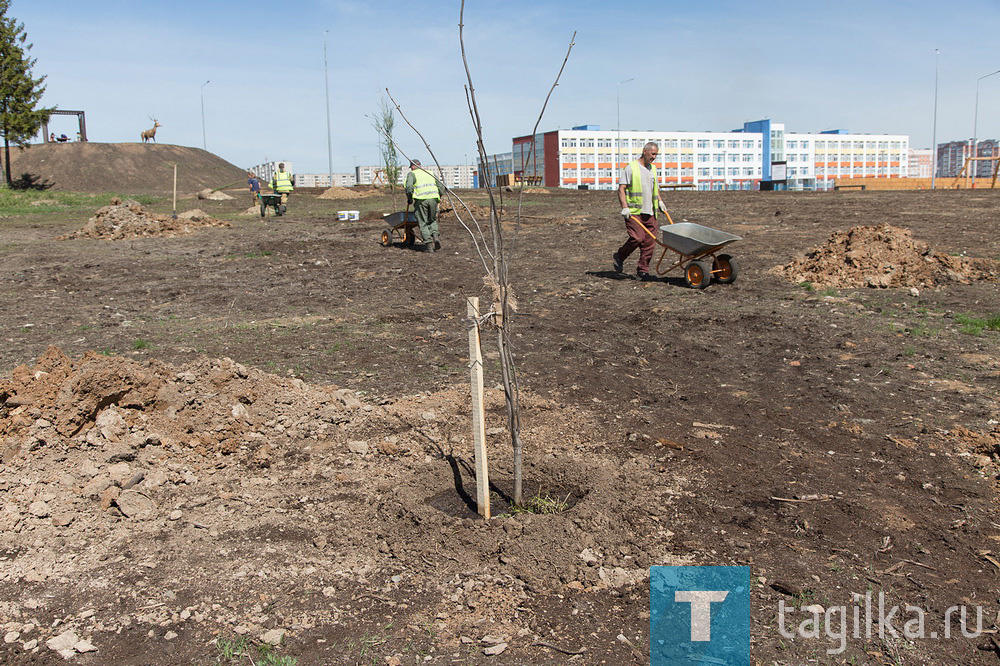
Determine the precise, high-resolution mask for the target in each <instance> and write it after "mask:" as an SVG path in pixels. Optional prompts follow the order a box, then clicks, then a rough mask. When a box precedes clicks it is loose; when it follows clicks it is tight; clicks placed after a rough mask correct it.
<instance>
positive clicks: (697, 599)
mask: <svg viewBox="0 0 1000 666" xmlns="http://www.w3.org/2000/svg"><path fill="white" fill-rule="evenodd" d="M752 589H753V573H752V572H751V570H750V567H650V570H649V661H650V666H679V665H681V664H692V666H693V665H694V664H718V665H720V666H753V660H752V659H751V658H750V632H751V629H752V624H751V617H750V609H751V604H750V592H751V590H752Z"/></svg>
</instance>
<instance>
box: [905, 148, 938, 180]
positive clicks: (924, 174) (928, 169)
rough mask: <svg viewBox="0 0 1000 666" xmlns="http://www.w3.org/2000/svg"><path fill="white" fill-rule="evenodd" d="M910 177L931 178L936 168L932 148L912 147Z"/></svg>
mask: <svg viewBox="0 0 1000 666" xmlns="http://www.w3.org/2000/svg"><path fill="white" fill-rule="evenodd" d="M909 157H910V159H909V162H910V165H909V177H910V178H930V177H931V175H932V173H933V170H934V151H933V150H931V149H930V148H910V155H909Z"/></svg>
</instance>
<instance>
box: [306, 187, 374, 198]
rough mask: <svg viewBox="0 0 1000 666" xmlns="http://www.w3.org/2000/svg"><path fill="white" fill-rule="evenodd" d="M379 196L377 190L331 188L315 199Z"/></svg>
mask: <svg viewBox="0 0 1000 666" xmlns="http://www.w3.org/2000/svg"><path fill="white" fill-rule="evenodd" d="M378 194H381V192H380V191H379V190H376V189H369V190H358V189H354V188H352V187H331V188H329V189H327V190H324V191H323V193H322V194H320V195H319V196H318V197H317V198H319V199H360V198H362V197H372V196H376V195H378Z"/></svg>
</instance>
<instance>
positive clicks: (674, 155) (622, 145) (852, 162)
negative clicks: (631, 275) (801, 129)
mask: <svg viewBox="0 0 1000 666" xmlns="http://www.w3.org/2000/svg"><path fill="white" fill-rule="evenodd" d="M650 141H652V142H655V143H657V144H659V148H660V152H659V155H658V156H657V159H656V167H657V170H658V172H659V176H660V182H661V183H662V184H664V185H676V186H682V187H694V188H697V189H700V190H722V189H738V190H739V189H742V190H749V189H757V188H761V189H772V188H782V189H784V188H786V187H787V188H788V189H809V190H812V189H830V188H832V187H833V183H834V180H835V179H836V178H905V177H907V174H908V167H909V162H908V151H909V137H908V136H907V135H903V134H891V135H881V134H880V135H872V134H849V133H847V132H845V131H844V130H834V131H829V132H819V133H813V134H809V133H790V132H786V131H785V127H784V125H783V124H780V123H774V122H772V121H770V120H761V121H756V122H750V123H745V124H744V126H743V129H741V130H734V131H731V132H664V131H641V132H640V131H634V130H628V131H617V130H603V131H602V130H600V129H599V128H596V127H595V126H592V125H588V126H583V127H579V128H574V129H571V130H555V131H552V132H545V133H542V134H537V135H534V136H530V135H529V136H522V137H517V138H515V139H514V140H513V158H512V159H513V165H514V173H515V175H516V176H519V177H521V176H528V177H541V181H542V184H543V185H545V186H547V187H567V188H580V189H605V190H606V189H614V188H615V187H617V182H618V177H617V170H618V169H620V168H622V167H624V166H625V165H627V164H628V163H629V162H630V161H632V160H635V159H637V158H638V157H639V155H640V154H641V153H642V147H643V146H644V145H645V144H646V143H647V142H650ZM615 165H617V168H616V167H615Z"/></svg>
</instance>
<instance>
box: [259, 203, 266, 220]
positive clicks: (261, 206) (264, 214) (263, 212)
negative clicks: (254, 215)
mask: <svg viewBox="0 0 1000 666" xmlns="http://www.w3.org/2000/svg"><path fill="white" fill-rule="evenodd" d="M266 215H267V206H266V205H264V204H261V205H260V216H261V217H264V216H266Z"/></svg>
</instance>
